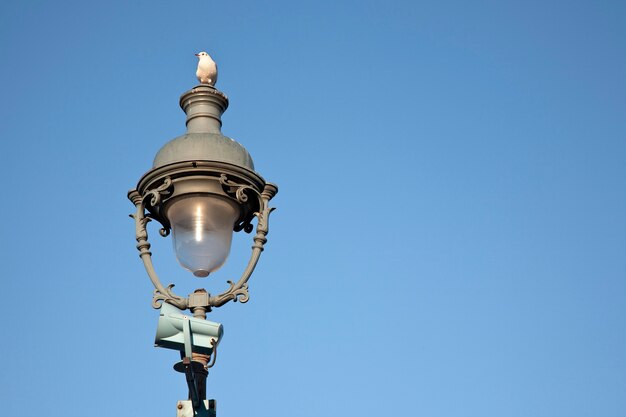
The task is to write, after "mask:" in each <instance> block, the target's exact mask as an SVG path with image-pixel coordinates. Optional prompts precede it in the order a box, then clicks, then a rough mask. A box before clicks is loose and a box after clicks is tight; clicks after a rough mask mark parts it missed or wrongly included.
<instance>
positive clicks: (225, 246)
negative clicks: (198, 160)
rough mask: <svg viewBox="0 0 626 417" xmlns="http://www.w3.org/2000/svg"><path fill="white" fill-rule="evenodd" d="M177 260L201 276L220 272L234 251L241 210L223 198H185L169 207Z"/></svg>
mask: <svg viewBox="0 0 626 417" xmlns="http://www.w3.org/2000/svg"><path fill="white" fill-rule="evenodd" d="M166 216H167V218H168V219H169V221H170V225H171V226H172V241H173V243H174V251H175V252H176V258H177V259H178V262H180V264H181V265H182V266H183V268H185V269H187V270H189V271H191V272H193V274H194V275H195V276H197V277H207V276H208V275H209V274H210V273H211V272H215V271H217V270H218V269H219V268H220V267H221V266H222V265H224V262H226V258H227V257H228V254H229V252H230V244H231V241H232V237H233V227H234V225H235V221H237V218H238V217H239V210H238V208H237V206H235V205H234V204H233V203H231V202H229V201H227V200H224V199H222V198H219V197H215V196H210V195H204V196H189V197H182V198H180V199H178V200H176V201H174V202H172V204H171V205H170V206H169V207H168V208H167V212H166Z"/></svg>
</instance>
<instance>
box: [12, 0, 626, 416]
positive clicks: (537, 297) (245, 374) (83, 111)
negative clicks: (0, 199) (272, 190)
mask: <svg viewBox="0 0 626 417" xmlns="http://www.w3.org/2000/svg"><path fill="white" fill-rule="evenodd" d="M624 21H626V3H624V2H619V1H569V2H565V1H562V2H558V1H541V2H540V1H524V2H522V1H518V2H515V1H475V2H464V1H413V2H401V1H397V2H382V1H361V2H356V1H354V2H347V1H336V2H327V1H316V2H287V1H284V2H280V1H279V2H199V1H185V2H160V1H151V2H148V1H137V2H120V1H110V2H67V1H57V2H37V1H28V2H4V3H3V4H2V5H0V39H1V40H2V42H0V53H1V56H2V66H1V67H0V95H1V97H2V100H1V103H2V115H3V117H2V119H3V120H2V123H0V135H1V141H0V170H1V173H2V176H3V178H4V181H3V182H4V184H3V185H4V204H2V205H0V215H1V216H2V218H3V219H4V224H3V227H2V240H1V242H2V243H0V245H1V249H2V254H3V257H2V259H3V262H2V266H3V268H2V274H1V275H0V276H1V277H2V278H1V283H2V289H3V293H4V294H3V297H2V298H3V309H4V314H5V322H4V323H5V329H4V332H3V336H2V338H1V339H0V368H1V369H2V372H0V403H2V404H3V410H4V411H3V413H6V415H18V414H19V415H20V416H25V417H29V416H35V415H40V414H41V413H45V414H46V415H49V416H64V417H71V416H83V415H85V414H89V415H91V416H93V417H99V416H103V417H104V416H111V415H119V414H124V415H153V416H161V415H163V416H166V415H170V416H172V415H175V405H176V401H177V400H179V399H183V398H184V397H185V396H186V386H185V381H184V377H183V376H182V375H180V374H177V373H175V372H174V371H172V370H171V366H172V364H173V363H174V362H176V361H177V359H178V356H177V354H176V352H174V351H170V350H164V349H156V348H154V347H153V346H152V342H153V338H154V332H155V329H156V321H157V316H158V313H157V311H156V310H153V309H152V308H151V306H150V301H151V292H152V288H151V284H150V282H149V280H148V278H147V276H146V275H145V272H144V271H143V267H142V265H141V262H140V260H139V258H138V256H137V251H136V249H135V241H134V227H133V224H132V221H131V219H129V218H128V214H129V213H131V212H132V210H133V206H132V204H131V203H130V202H129V201H128V200H127V199H126V192H127V190H129V189H130V188H133V187H134V186H135V185H136V182H137V180H138V179H139V178H140V176H141V175H142V174H143V173H144V172H145V171H147V170H148V169H149V168H150V166H151V163H152V158H153V157H154V155H155V153H156V152H157V150H158V149H159V148H160V147H161V146H162V145H163V144H165V143H166V142H167V141H168V140H170V139H172V138H174V137H176V136H178V135H180V134H181V133H182V132H183V131H184V114H183V112H182V111H181V110H180V108H179V107H178V98H179V96H180V95H181V94H182V93H183V92H185V91H187V90H189V89H191V88H192V87H194V86H195V85H196V84H197V81H196V79H195V77H194V72H195V66H196V58H195V57H194V56H193V54H194V53H196V52H199V51H201V50H206V51H208V52H209V53H210V54H211V55H212V56H213V58H214V59H215V60H216V61H217V62H218V65H219V68H220V74H219V82H218V84H217V87H218V88H219V89H220V90H221V91H223V92H224V93H226V94H227V95H228V96H229V98H230V108H229V109H228V111H227V112H226V113H225V115H224V118H223V121H224V127H223V132H224V134H225V135H227V136H230V137H233V138H235V139H237V140H238V141H239V142H240V143H242V144H243V145H244V146H245V147H246V148H247V149H248V151H249V152H250V153H251V155H252V157H253V158H254V160H255V165H256V168H257V170H258V171H259V172H260V173H261V174H262V175H263V176H264V177H265V178H266V179H267V180H268V181H272V182H275V183H277V184H278V185H279V187H280V191H279V194H278V195H277V197H276V198H275V201H274V205H275V206H276V207H277V208H278V209H277V211H276V212H274V214H273V218H272V219H271V225H270V234H269V236H268V238H269V241H268V244H267V246H266V251H265V253H264V254H263V257H262V259H261V262H260V264H259V267H258V268H257V271H256V272H255V274H254V275H253V277H252V279H251V282H250V285H251V300H250V302H248V303H247V304H243V305H240V304H235V303H231V304H228V305H226V306H224V307H222V308H221V309H219V310H217V311H214V312H213V313H212V314H211V317H210V319H212V320H214V321H219V322H221V323H222V324H223V325H224V328H225V335H224V339H223V341H222V344H221V345H220V354H219V357H218V361H217V365H216V366H215V367H214V368H213V369H212V371H211V374H210V376H209V382H208V387H209V389H208V391H209V396H210V397H211V398H216V399H217V400H218V415H219V416H222V417H225V416H236V415H239V416H243V415H260V416H270V415H271V416H273V417H280V416H290V417H291V416H299V417H308V416H318V415H326V416H330V417H332V416H361V415H364V416H370V415H372V416H373V415H380V414H384V415H398V416H410V415H423V416H445V417H448V416H450V417H453V416H481V417H482V416H498V417H502V416H546V417H547V416H550V417H555V416H563V417H565V416H567V417H573V416H625V415H626V411H625V410H626V396H624V392H626V354H625V352H626V332H625V328H626V219H625V214H626V188H625V186H624V184H625V180H626V52H625V50H626V25H624ZM151 231H152V234H151V242H152V243H153V249H154V250H153V253H154V256H155V262H156V266H157V269H158V271H159V273H160V275H161V276H162V278H163V280H164V281H167V282H175V283H176V285H177V287H176V288H177V289H179V292H180V293H183V294H186V293H188V292H190V291H193V289H195V288H198V287H206V288H207V289H208V290H209V291H211V292H218V291H220V290H222V289H223V288H225V286H226V284H225V281H226V280H227V279H233V278H235V277H238V275H239V274H240V271H241V270H242V269H243V267H244V265H243V264H244V262H245V261H246V259H247V256H248V253H249V251H248V248H249V243H250V242H249V241H250V236H237V237H236V239H235V240H234V243H233V252H232V254H231V257H230V258H229V261H228V263H227V265H226V266H225V267H224V268H223V269H222V270H220V271H219V272H218V273H216V274H215V275H214V276H212V277H211V278H209V279H206V280H198V279H196V278H194V277H192V276H191V274H189V273H187V272H185V271H184V270H182V269H181V268H180V267H179V266H178V265H177V263H176V261H175V259H174V256H173V252H172V249H171V243H170V242H169V241H168V240H167V239H161V238H159V237H158V234H156V233H155V232H156V227H155V228H154V229H152V230H151Z"/></svg>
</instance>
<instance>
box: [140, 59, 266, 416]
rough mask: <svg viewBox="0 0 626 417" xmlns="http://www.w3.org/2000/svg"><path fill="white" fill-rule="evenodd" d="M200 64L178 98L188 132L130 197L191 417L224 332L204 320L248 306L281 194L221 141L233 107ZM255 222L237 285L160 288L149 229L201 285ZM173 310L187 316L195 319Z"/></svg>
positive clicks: (212, 70) (239, 149)
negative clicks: (213, 290) (217, 289)
mask: <svg viewBox="0 0 626 417" xmlns="http://www.w3.org/2000/svg"><path fill="white" fill-rule="evenodd" d="M197 56H198V57H199V58H200V61H199V65H198V73H197V76H198V79H199V80H200V82H201V84H200V85H198V86H196V87H194V88H193V89H191V90H190V91H187V92H186V93H184V94H183V95H182V96H181V97H180V106H181V108H182V109H183V111H184V112H185V113H186V115H187V121H186V125H187V132H186V133H185V134H184V135H182V136H179V137H177V138H175V139H173V140H171V141H170V142H168V143H166V144H165V145H164V146H163V147H162V148H161V149H160V150H159V152H158V153H157V155H156V157H155V158H154V164H153V166H152V169H151V170H149V171H148V172H147V173H146V174H144V175H143V176H142V177H141V179H140V180H139V183H138V184H137V188H136V189H134V190H131V191H129V192H128V198H129V199H130V200H131V201H132V202H133V204H134V205H135V207H136V211H135V213H134V214H133V215H131V216H132V217H133V218H134V219H135V229H136V239H137V249H138V250H139V256H140V257H141V260H142V261H143V263H144V266H145V268H146V271H147V273H148V276H149V277H150V280H151V281H152V284H154V287H155V290H154V296H153V299H152V306H153V307H154V308H157V309H161V318H160V321H159V330H158V334H157V341H156V342H155V343H156V345H159V346H163V347H171V348H175V349H179V350H180V351H181V357H183V358H184V360H183V362H181V363H179V364H177V365H176V366H175V369H177V370H179V371H184V372H186V374H187V377H188V378H187V380H188V384H189V388H190V399H191V400H193V410H194V413H198V412H201V411H202V404H203V403H204V401H203V400H204V398H205V393H204V392H203V391H204V384H205V379H206V368H207V367H209V366H211V365H209V361H210V357H211V355H213V359H215V350H216V348H217V343H219V338H220V337H221V334H222V330H221V325H219V324H217V323H212V322H209V321H206V320H205V319H206V313H207V312H209V311H210V310H211V309H212V308H214V307H220V306H222V305H224V304H225V303H227V302H228V301H239V302H241V303H245V302H247V301H248V298H249V294H248V280H249V278H250V276H251V274H252V272H253V271H254V268H255V266H256V264H257V262H258V260H259V257H260V255H261V252H262V251H263V246H264V244H265V242H266V241H267V238H266V235H267V233H268V219H269V215H270V213H271V212H272V210H273V208H271V207H270V206H269V201H270V200H271V199H272V197H274V195H276V193H277V191H278V188H277V187H276V185H274V184H271V183H268V182H265V180H264V179H263V178H262V177H261V176H260V175H259V174H258V173H257V172H256V171H255V170H254V165H253V162H252V158H251V157H250V154H249V153H248V152H247V151H246V149H245V148H244V147H243V146H242V145H240V144H239V143H237V142H236V141H234V140H233V139H231V138H228V137H226V136H224V135H222V132H221V126H222V121H221V116H222V114H223V113H224V111H225V110H226V108H227V107H228V98H227V97H226V95H224V94H223V93H222V92H220V91H219V90H217V89H216V88H215V87H214V84H215V80H216V79H217V68H216V67H215V64H214V63H213V61H212V60H211V58H210V57H209V56H208V54H206V53H204V52H203V53H200V54H197ZM255 218H256V220H257V221H256V230H255V234H254V237H253V245H252V254H251V257H250V260H249V261H248V264H247V266H246V268H245V269H244V271H243V273H242V275H241V277H240V278H239V280H238V281H237V282H233V281H228V284H229V287H228V288H227V289H225V291H224V292H222V293H221V294H218V295H212V294H209V293H208V292H207V291H206V290H204V289H200V290H196V291H195V292H194V293H192V294H190V295H189V296H188V297H182V296H180V295H177V294H175V293H174V291H173V287H174V284H169V285H167V286H164V285H163V284H162V283H161V280H160V279H159V276H158V275H157V273H156V271H155V269H154V266H153V264H152V254H151V252H150V243H149V242H148V232H147V229H146V225H147V223H148V222H149V221H151V220H155V221H157V222H158V223H160V225H161V229H160V234H161V236H163V237H166V236H168V235H170V234H171V238H172V242H173V245H174V250H175V253H176V257H177V259H178V261H179V262H180V264H181V266H182V267H183V268H185V269H186V270H188V271H190V272H191V273H192V274H193V275H194V276H195V277H200V278H202V277H207V276H209V275H210V274H212V273H213V272H215V271H216V270H218V269H219V268H220V267H221V266H222V265H223V264H224V262H225V261H226V258H227V257H228V254H229V252H230V246H231V240H232V234H233V232H239V231H244V232H246V233H250V232H252V231H253V229H254V226H253V220H254V219H255ZM164 303H165V304H164ZM170 306H174V307H176V308H178V309H180V310H183V311H184V310H187V309H189V310H190V311H191V312H192V313H193V317H188V316H186V315H184V313H183V312H182V311H180V312H179V311H176V310H175V309H173V308H171V307H170ZM165 307H167V308H165ZM178 319H180V320H178ZM179 323H182V324H179ZM209 323H210V325H209ZM204 325H206V326H208V327H206V326H205V327H203V326H204ZM213 325H217V326H219V328H217V327H215V326H213ZM168 326H169V327H168ZM194 326H195V327H194ZM211 326H213V327H211ZM166 327H167V328H168V329H170V328H171V329H178V331H179V333H180V334H174V333H176V331H177V330H173V331H172V332H171V334H170V333H168V336H167V337H166V336H164V334H165V333H167V331H165V330H164V329H165V328H166ZM209 327H210V329H209ZM205 328H206V329H208V330H206V332H208V333H206V334H205V333H203V332H205V330H204V329H205ZM181 329H182V330H181ZM168 331H169V330H168ZM211 332H214V333H211ZM203 334H205V335H209V334H210V335H213V337H212V339H211V345H210V346H208V347H207V346H204V347H202V346H200V344H201V343H200V342H198V344H197V345H196V344H195V342H196V340H200V339H201V337H202V335H203ZM177 337H179V339H176V338H177ZM207 337H209V336H207ZM192 340H193V342H192ZM181 341H182V342H181ZM181 343H182V344H181ZM192 345H193V346H192ZM190 378H191V380H192V381H191V382H190V381H189V380H190ZM194 396H196V397H197V398H194ZM184 403H185V402H179V411H180V409H181V404H182V405H183V406H186V405H185V404H184ZM204 411H205V412H206V410H204ZM213 412H214V411H213Z"/></svg>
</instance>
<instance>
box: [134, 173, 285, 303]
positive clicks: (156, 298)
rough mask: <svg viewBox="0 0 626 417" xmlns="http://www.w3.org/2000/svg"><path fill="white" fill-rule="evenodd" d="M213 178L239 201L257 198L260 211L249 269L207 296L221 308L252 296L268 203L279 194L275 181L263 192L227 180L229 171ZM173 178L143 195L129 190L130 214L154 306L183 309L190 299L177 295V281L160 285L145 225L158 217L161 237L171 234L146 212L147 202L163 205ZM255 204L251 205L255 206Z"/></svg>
mask: <svg viewBox="0 0 626 417" xmlns="http://www.w3.org/2000/svg"><path fill="white" fill-rule="evenodd" d="M212 179H214V180H216V181H219V183H220V184H221V185H222V186H224V192H226V193H227V194H228V195H230V196H232V197H233V198H235V199H236V200H237V201H238V202H239V203H240V204H249V203H248V199H249V198H257V199H258V208H259V211H257V212H255V213H254V217H256V218H257V225H256V234H255V235H254V237H253V245H252V254H251V256H250V260H249V261H248V265H247V266H246V269H245V270H244V272H243V273H242V275H241V277H240V278H239V280H238V281H237V282H236V283H235V282H233V281H227V283H228V284H229V288H228V290H226V291H225V292H223V293H222V294H220V295H217V296H210V297H209V298H208V305H207V306H206V307H207V309H208V310H210V308H211V307H221V306H222V305H224V304H226V303H227V302H228V301H235V302H237V301H239V302H240V303H246V302H247V301H248V300H249V299H250V294H249V292H248V280H249V279H250V276H251V275H252V272H253V271H254V269H255V267H256V265H257V263H258V261H259V257H260V256H261V252H262V251H263V247H264V245H265V243H266V242H267V237H266V236H267V233H268V230H269V216H270V214H271V212H272V211H273V210H274V208H273V207H270V206H269V201H270V200H271V199H272V197H274V195H276V192H277V191H278V189H277V187H276V186H275V185H274V184H271V183H267V184H266V185H265V188H264V189H263V191H262V192H261V193H259V192H258V191H257V190H256V189H255V188H253V187H251V186H249V185H246V184H238V183H236V182H234V181H231V180H229V179H228V177H227V176H226V174H221V175H220V176H219V177H213V178H212ZM171 190H172V180H171V178H170V177H165V178H164V180H163V183H162V184H161V185H159V186H158V187H157V188H155V189H152V190H148V191H146V192H145V193H144V194H143V195H140V194H139V192H138V191H137V190H132V191H130V192H129V193H128V197H129V199H130V200H131V201H132V202H133V204H135V207H136V212H135V213H134V214H132V215H131V217H132V218H134V219H135V231H136V240H137V249H138V250H139V256H140V258H141V260H142V261H143V263H144V266H145V268H146V272H147V273H148V276H149V277H150V280H151V281H152V284H153V285H154V288H155V289H154V292H153V299H152V306H153V307H154V308H157V309H158V308H160V307H161V305H162V304H163V302H166V303H169V304H172V305H174V306H176V307H177V308H179V309H181V310H185V309H187V308H188V307H189V299H188V298H184V297H181V296H178V295H176V294H175V293H174V292H173V291H172V288H173V287H174V284H169V285H168V286H167V287H165V286H163V284H161V281H160V279H159V277H158V275H157V273H156V271H155V269H154V266H153V264H152V253H151V252H150V243H149V242H148V232H147V228H146V224H147V223H148V222H150V220H152V219H154V220H157V221H158V222H159V223H161V225H162V226H163V227H162V228H161V230H160V233H161V235H162V236H167V235H168V234H169V225H166V224H163V221H162V220H161V219H159V218H158V217H157V216H153V215H152V214H150V213H147V212H146V202H147V201H148V200H149V205H150V207H153V208H154V207H155V206H156V205H159V204H161V202H162V201H163V199H164V198H166V197H167V196H169V195H170V194H171V192H172V191H171ZM255 206H256V205H253V206H252V207H255ZM253 228H254V227H253V225H252V224H251V223H250V221H249V220H246V221H242V222H241V224H239V225H236V227H235V228H234V230H235V231H240V230H244V231H245V232H246V233H250V232H251V231H252V230H253Z"/></svg>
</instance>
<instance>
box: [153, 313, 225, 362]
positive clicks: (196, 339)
mask: <svg viewBox="0 0 626 417" xmlns="http://www.w3.org/2000/svg"><path fill="white" fill-rule="evenodd" d="M223 334H224V328H223V327H222V325H221V324H219V323H215V322H212V321H208V320H204V319H200V318H197V317H193V316H188V315H186V314H184V313H183V312H182V311H180V310H179V309H177V308H176V307H174V306H172V305H170V304H167V303H163V305H162V306H161V310H160V315H159V323H158V325H157V333H156V337H155V338H154V346H158V347H163V348H167V349H175V350H179V351H181V352H185V356H188V357H191V352H192V351H193V352H195V353H202V354H204V355H211V354H212V353H213V348H214V347H215V346H217V345H218V343H219V342H220V339H221V338H222V335H223Z"/></svg>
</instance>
